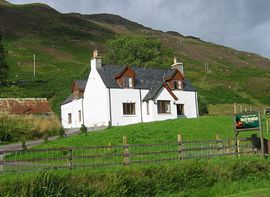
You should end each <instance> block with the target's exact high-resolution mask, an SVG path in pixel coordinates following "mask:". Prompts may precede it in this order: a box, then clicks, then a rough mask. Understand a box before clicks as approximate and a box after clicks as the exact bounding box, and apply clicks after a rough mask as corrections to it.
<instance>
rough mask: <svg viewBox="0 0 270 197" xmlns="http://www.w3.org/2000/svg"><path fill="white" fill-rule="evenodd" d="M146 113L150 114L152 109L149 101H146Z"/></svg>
mask: <svg viewBox="0 0 270 197" xmlns="http://www.w3.org/2000/svg"><path fill="white" fill-rule="evenodd" d="M146 114H147V115H149V114H150V109H149V101H146Z"/></svg>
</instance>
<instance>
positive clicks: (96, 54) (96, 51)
mask: <svg viewBox="0 0 270 197" xmlns="http://www.w3.org/2000/svg"><path fill="white" fill-rule="evenodd" d="M97 56H98V50H97V49H96V50H94V51H93V58H96V57H97Z"/></svg>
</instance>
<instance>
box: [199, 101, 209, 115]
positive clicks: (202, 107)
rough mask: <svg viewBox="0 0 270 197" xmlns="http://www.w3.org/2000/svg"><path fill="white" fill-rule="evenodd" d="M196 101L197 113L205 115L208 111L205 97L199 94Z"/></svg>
mask: <svg viewBox="0 0 270 197" xmlns="http://www.w3.org/2000/svg"><path fill="white" fill-rule="evenodd" d="M198 102H199V114H200V115H201V116H203V115H207V114H208V113H209V111H208V106H207V102H206V100H205V98H204V97H203V96H199V99H198Z"/></svg>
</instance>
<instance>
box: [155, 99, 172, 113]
mask: <svg viewBox="0 0 270 197" xmlns="http://www.w3.org/2000/svg"><path fill="white" fill-rule="evenodd" d="M157 112H158V114H171V113H172V109H171V101H170V100H158V101H157Z"/></svg>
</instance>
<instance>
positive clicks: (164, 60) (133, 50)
mask: <svg viewBox="0 0 270 197" xmlns="http://www.w3.org/2000/svg"><path fill="white" fill-rule="evenodd" d="M105 46H106V50H107V53H106V55H105V58H104V59H105V61H106V62H108V63H113V64H117V65H124V64H135V65H143V66H145V67H151V66H158V67H162V66H168V64H170V63H171V62H172V57H173V52H172V50H170V49H167V48H164V47H162V45H161V42H160V41H159V40H157V39H153V38H149V37H144V36H117V37H116V38H115V39H110V40H108V41H107V42H106V44H105Z"/></svg>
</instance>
